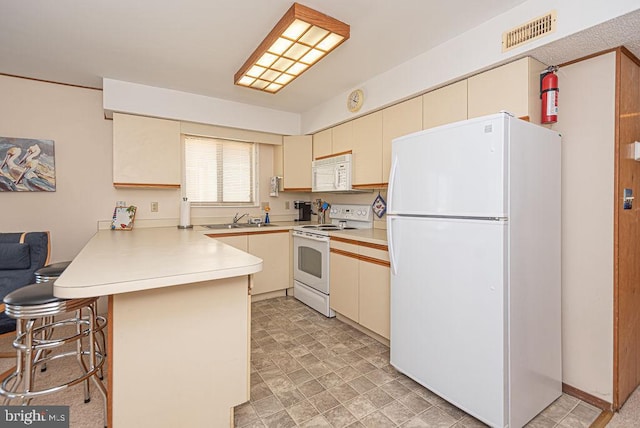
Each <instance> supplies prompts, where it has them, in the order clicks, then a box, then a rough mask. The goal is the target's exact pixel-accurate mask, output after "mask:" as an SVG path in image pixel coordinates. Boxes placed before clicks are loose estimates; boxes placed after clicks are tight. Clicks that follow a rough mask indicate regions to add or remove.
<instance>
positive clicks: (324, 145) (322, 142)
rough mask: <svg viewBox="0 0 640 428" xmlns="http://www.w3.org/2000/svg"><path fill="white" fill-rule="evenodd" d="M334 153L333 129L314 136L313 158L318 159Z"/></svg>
mask: <svg viewBox="0 0 640 428" xmlns="http://www.w3.org/2000/svg"><path fill="white" fill-rule="evenodd" d="M331 153H333V152H332V128H329V129H325V130H324V131H320V132H317V133H315V134H313V158H314V159H318V158H321V157H323V156H327V155H330V154H331Z"/></svg>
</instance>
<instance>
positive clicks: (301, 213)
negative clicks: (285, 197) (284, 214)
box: [293, 201, 311, 221]
mask: <svg viewBox="0 0 640 428" xmlns="http://www.w3.org/2000/svg"><path fill="white" fill-rule="evenodd" d="M293 207H294V208H295V209H297V210H298V218H297V219H295V221H311V201H293Z"/></svg>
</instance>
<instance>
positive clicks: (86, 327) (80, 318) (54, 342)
mask: <svg viewBox="0 0 640 428" xmlns="http://www.w3.org/2000/svg"><path fill="white" fill-rule="evenodd" d="M97 299H98V298H97V297H90V298H79V299H61V298H58V297H55V296H54V295H53V282H50V281H49V282H44V283H41V284H32V285H28V286H26V287H22V288H20V289H18V290H16V291H13V292H11V293H9V294H7V295H6V296H5V298H4V303H5V311H6V314H7V315H8V316H10V317H11V318H14V319H15V320H16V339H15V340H14V341H13V347H14V348H15V349H16V351H17V352H16V354H17V356H16V369H15V371H14V372H13V373H12V374H10V375H9V376H8V377H7V378H6V379H4V380H3V381H2V383H1V384H0V395H1V396H3V397H4V404H5V405H7V404H9V402H10V401H11V400H20V402H21V404H23V405H28V404H29V403H30V401H31V400H32V399H33V398H35V397H38V396H42V395H45V394H52V393H55V392H58V391H61V390H63V389H66V388H68V387H70V386H73V385H76V384H78V383H81V382H84V401H85V403H88V402H89V401H90V400H91V395H90V391H89V381H90V379H92V380H93V382H94V383H95V385H96V386H97V388H98V390H99V391H100V393H101V394H102V397H103V399H104V418H105V419H104V420H105V426H106V422H107V421H106V417H107V409H106V405H107V391H106V389H105V387H104V385H103V383H102V382H101V381H100V379H99V375H98V372H99V371H100V370H101V368H102V366H103V365H104V362H105V358H106V356H105V354H104V353H103V352H102V351H101V350H100V347H99V346H96V343H97V338H96V334H98V335H102V336H104V333H103V329H104V327H105V324H106V320H105V319H104V318H103V317H99V316H98V315H97V313H96V302H97ZM85 311H86V315H84V312H85ZM69 312H75V316H74V317H70V318H61V319H60V320H58V321H55V317H56V316H58V315H63V314H66V313H69ZM63 326H75V332H74V333H72V334H69V335H66V336H64V335H63V337H54V334H53V330H54V329H55V328H59V327H63ZM83 339H86V340H85V342H86V345H87V347H88V349H86V348H85V344H84V343H83ZM103 339H104V337H103ZM73 342H75V344H76V347H75V350H71V351H64V350H62V351H60V352H57V353H56V352H55V350H56V348H59V347H61V346H63V345H65V344H67V343H73ZM66 357H75V358H76V360H77V362H78V365H79V366H80V370H81V372H82V373H81V374H80V375H79V376H77V377H75V378H74V379H71V380H69V381H68V382H65V383H61V384H58V385H54V386H49V387H47V388H41V389H38V388H36V387H35V386H34V375H35V372H36V368H37V367H38V366H41V365H43V364H46V363H47V362H48V361H53V360H57V359H60V358H66ZM84 357H86V359H87V360H88V366H87V363H86V362H85V358H84Z"/></svg>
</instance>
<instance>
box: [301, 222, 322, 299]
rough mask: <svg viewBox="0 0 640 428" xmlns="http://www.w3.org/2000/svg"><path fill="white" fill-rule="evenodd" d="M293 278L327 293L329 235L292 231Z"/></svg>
mask: <svg viewBox="0 0 640 428" xmlns="http://www.w3.org/2000/svg"><path fill="white" fill-rule="evenodd" d="M293 279H295V280H296V281H299V282H301V283H303V284H305V285H308V286H309V287H312V288H314V289H316V290H318V291H319V292H321V293H324V294H329V237H328V236H310V235H307V234H305V233H304V232H302V233H300V232H297V231H294V232H293Z"/></svg>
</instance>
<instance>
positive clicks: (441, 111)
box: [422, 80, 467, 129]
mask: <svg viewBox="0 0 640 428" xmlns="http://www.w3.org/2000/svg"><path fill="white" fill-rule="evenodd" d="M466 118H467V81H466V80H461V81H459V82H456V83H452V84H451V85H448V86H445V87H443V88H440V89H436V90H435V91H431V92H428V93H426V94H424V95H423V96H422V128H423V129H428V128H433V127H434V126H439V125H444V124H446V123H452V122H457V121H459V120H465V119H466Z"/></svg>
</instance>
